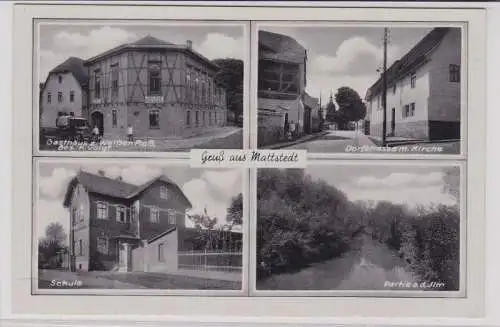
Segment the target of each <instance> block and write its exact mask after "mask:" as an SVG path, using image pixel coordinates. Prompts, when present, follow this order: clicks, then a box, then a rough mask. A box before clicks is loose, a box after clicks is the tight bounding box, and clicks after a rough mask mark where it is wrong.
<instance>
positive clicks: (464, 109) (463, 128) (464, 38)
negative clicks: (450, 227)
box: [250, 16, 481, 160]
mask: <svg viewBox="0 0 500 327" xmlns="http://www.w3.org/2000/svg"><path fill="white" fill-rule="evenodd" d="M396 17H397V16H396ZM398 19H399V17H398ZM419 19H420V17H419ZM452 19H453V17H450V19H449V20H448V17H446V20H442V21H429V22H423V21H418V20H417V19H414V20H415V21H401V20H394V21H390V20H389V21H363V20H361V21H357V20H355V21H335V22H325V21H319V20H318V21H314V22H304V21H300V22H289V21H285V22H276V21H258V22H253V23H252V41H253V42H258V32H259V30H260V29H265V28H266V27H267V26H270V27H271V26H272V27H294V28H297V27H298V28H303V29H304V30H305V29H307V27H330V28H332V33H335V27H346V26H347V27H389V28H398V27H399V28H401V27H405V28H411V27H428V28H431V27H432V28H433V27H457V28H460V30H461V35H460V37H461V65H460V66H461V71H460V74H461V76H467V78H462V79H461V81H460V153H459V154H437V153H436V154H427V153H375V152H373V153H349V152H332V153H320V152H309V154H308V158H309V159H353V158H357V159H387V158H391V159H433V160H436V159H445V160H451V159H456V160H458V159H465V158H466V156H467V140H468V135H467V126H468V120H467V113H468V112H469V110H468V109H469V107H470V105H472V104H473V103H474V102H473V101H472V99H471V97H470V96H469V88H468V81H469V80H471V81H475V80H479V79H480V78H481V76H477V74H475V73H474V72H472V71H471V70H469V66H468V62H469V60H471V61H474V60H478V58H480V57H481V53H480V52H479V51H474V50H473V49H470V48H469V47H472V46H473V45H474V42H470V43H469V42H468V35H469V34H468V28H467V27H468V26H467V22H466V21H453V20H452ZM256 40H257V41H256ZM471 50H472V51H471ZM469 53H470V54H471V55H470V57H469ZM251 60H252V62H255V63H256V62H258V47H256V46H253V47H252V54H251ZM308 64H309V63H308ZM251 74H252V78H251V80H252V84H251V87H250V90H251V93H250V94H251V101H252V106H251V108H257V107H258V92H257V89H258V86H257V80H258V65H256V64H255V65H253V66H252V67H251ZM361 96H362V97H363V96H364V95H361ZM256 110H258V109H256ZM473 118H474V117H472V119H473ZM469 119H471V118H469ZM472 123H474V122H473V121H472ZM255 124H256V126H255V125H252V143H251V144H252V145H255V146H257V144H258V143H257V137H258V136H257V132H258V121H257V122H256V123H255Z"/></svg>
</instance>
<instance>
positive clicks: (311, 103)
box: [304, 92, 319, 109]
mask: <svg viewBox="0 0 500 327" xmlns="http://www.w3.org/2000/svg"><path fill="white" fill-rule="evenodd" d="M304 105H306V106H308V107H310V108H311V109H316V107H319V99H318V98H315V97H312V96H310V95H309V94H307V92H304Z"/></svg>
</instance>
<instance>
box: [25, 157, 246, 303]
mask: <svg viewBox="0 0 500 327" xmlns="http://www.w3.org/2000/svg"><path fill="white" fill-rule="evenodd" d="M151 160H152V159H151ZM37 175H38V176H37V179H38V188H37V189H36V190H35V192H36V193H37V201H36V204H35V212H34V222H33V228H34V235H33V236H34V245H33V246H34V247H36V249H35V250H34V253H35V254H37V258H35V257H34V258H33V261H34V267H33V269H34V270H35V271H34V272H33V274H34V275H35V276H34V280H35V281H36V283H35V284H36V285H35V286H34V288H35V289H36V292H34V293H36V294H43V293H44V292H46V291H51V290H67V291H68V290H69V291H73V292H77V291H78V290H81V289H87V290H89V289H90V290H95V289H107V290H110V289H115V290H116V289H117V290H144V289H149V290H151V289H152V290H241V289H242V269H243V266H244V264H243V227H242V226H243V208H244V207H243V193H242V192H243V187H242V183H243V173H242V170H240V169H218V170H210V169H194V168H189V167H188V166H185V165H168V164H160V163H149V162H148V163H146V164H145V163H140V162H139V163H130V164H124V163H117V162H111V163H109V162H108V163H96V162H95V161H94V162H91V161H86V162H85V163H83V164H82V163H81V160H80V161H75V160H73V161H70V162H68V161H60V160H58V161H54V160H52V161H51V160H48V161H43V162H39V165H38V173H37Z"/></svg>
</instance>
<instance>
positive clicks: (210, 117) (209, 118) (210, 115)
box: [208, 112, 212, 126]
mask: <svg viewBox="0 0 500 327" xmlns="http://www.w3.org/2000/svg"><path fill="white" fill-rule="evenodd" d="M208 125H210V126H211V125H212V113H211V112H209V113H208Z"/></svg>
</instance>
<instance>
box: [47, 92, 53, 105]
mask: <svg viewBox="0 0 500 327" xmlns="http://www.w3.org/2000/svg"><path fill="white" fill-rule="evenodd" d="M51 102H52V94H51V93H50V92H49V93H47V103H51Z"/></svg>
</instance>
